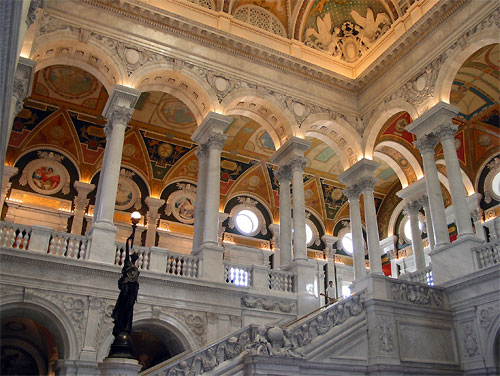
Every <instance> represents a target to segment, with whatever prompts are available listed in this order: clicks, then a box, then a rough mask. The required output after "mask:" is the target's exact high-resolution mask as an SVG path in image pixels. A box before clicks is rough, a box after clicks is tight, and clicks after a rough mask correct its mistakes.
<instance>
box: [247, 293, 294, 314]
mask: <svg viewBox="0 0 500 376" xmlns="http://www.w3.org/2000/svg"><path fill="white" fill-rule="evenodd" d="M241 305H242V306H243V307H245V308H250V309H261V310H264V311H274V312H283V313H293V312H295V311H296V309H297V305H296V303H295V301H291V300H284V299H275V298H264V297H256V296H251V295H245V296H244V297H242V298H241Z"/></svg>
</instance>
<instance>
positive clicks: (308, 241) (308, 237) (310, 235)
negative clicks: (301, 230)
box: [306, 223, 313, 245]
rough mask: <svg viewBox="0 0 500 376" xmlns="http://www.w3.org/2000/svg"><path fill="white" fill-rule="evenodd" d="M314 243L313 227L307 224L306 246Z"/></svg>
mask: <svg viewBox="0 0 500 376" xmlns="http://www.w3.org/2000/svg"><path fill="white" fill-rule="evenodd" d="M312 241H313V232H312V230H311V226H309V225H308V224H307V223H306V244H307V245H310V244H311V243H312Z"/></svg>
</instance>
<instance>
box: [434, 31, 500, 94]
mask: <svg viewBox="0 0 500 376" xmlns="http://www.w3.org/2000/svg"><path fill="white" fill-rule="evenodd" d="M466 40H467V43H466V45H465V46H463V47H461V46H460V44H459V45H458V46H460V47H461V48H455V49H454V50H451V53H450V55H449V56H448V58H447V59H446V61H445V62H444V63H443V65H442V66H441V68H440V69H439V75H438V78H437V80H436V84H435V85H434V93H435V96H436V101H443V102H446V103H450V92H451V86H452V84H453V80H454V79H455V76H456V75H457V72H458V70H459V69H460V68H461V67H462V65H463V64H464V63H465V61H466V60H467V59H468V58H469V57H470V56H471V55H472V54H473V53H474V52H476V51H477V50H479V49H481V48H482V47H484V46H487V45H489V44H494V43H500V34H499V33H498V26H496V25H495V24H493V25H492V27H488V28H486V29H484V30H481V31H479V32H477V33H475V34H474V35H472V36H471V37H469V38H468V39H466ZM458 46H457V47H458Z"/></svg>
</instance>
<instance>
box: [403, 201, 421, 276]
mask: <svg viewBox="0 0 500 376" xmlns="http://www.w3.org/2000/svg"><path fill="white" fill-rule="evenodd" d="M421 207H422V204H421V203H420V202H419V201H409V202H407V203H406V205H405V207H404V210H405V211H406V213H407V214H408V218H409V220H410V228H411V246H412V249H413V257H414V260H415V266H416V268H417V271H421V270H423V269H425V255H424V247H423V245H422V235H421V233H420V229H419V226H418V224H419V220H418V211H419V210H420V208H421Z"/></svg>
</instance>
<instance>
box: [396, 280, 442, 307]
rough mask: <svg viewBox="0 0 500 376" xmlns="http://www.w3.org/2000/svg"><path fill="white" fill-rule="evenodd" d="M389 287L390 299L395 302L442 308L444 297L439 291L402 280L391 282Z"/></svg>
mask: <svg viewBox="0 0 500 376" xmlns="http://www.w3.org/2000/svg"><path fill="white" fill-rule="evenodd" d="M390 285H391V298H392V300H394V301H396V302H400V303H410V304H417V305H423V306H434V307H441V308H444V305H445V301H444V299H445V296H444V292H443V291H442V290H440V289H437V288H435V287H430V286H425V285H422V284H419V283H412V282H404V281H402V280H397V282H395V281H391V283H390Z"/></svg>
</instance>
